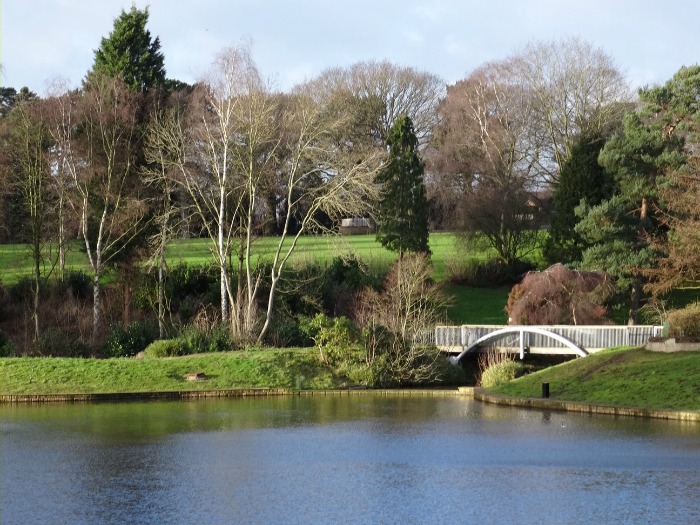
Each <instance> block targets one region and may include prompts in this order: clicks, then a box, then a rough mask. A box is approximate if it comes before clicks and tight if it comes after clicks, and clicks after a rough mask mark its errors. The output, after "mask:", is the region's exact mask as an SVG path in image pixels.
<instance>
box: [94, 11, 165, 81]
mask: <svg viewBox="0 0 700 525" xmlns="http://www.w3.org/2000/svg"><path fill="white" fill-rule="evenodd" d="M147 22H148V7H146V8H145V9H143V10H140V9H137V8H136V6H132V7H131V9H130V10H129V12H126V11H124V10H122V12H121V14H120V15H119V17H118V18H117V19H116V20H115V21H114V29H113V31H112V32H111V33H110V34H109V37H108V38H103V39H102V41H101V43H100V47H99V48H98V49H97V50H96V51H95V64H94V66H93V69H92V71H91V72H90V73H88V81H89V80H90V77H91V76H92V75H93V74H95V73H98V72H99V73H103V74H106V75H107V76H110V77H120V78H121V79H122V80H123V81H124V82H125V83H126V85H127V86H129V88H130V89H131V90H133V91H137V92H141V91H147V90H149V89H150V88H152V87H154V86H156V85H163V84H164V83H165V67H164V58H163V53H161V51H160V39H159V38H158V37H156V38H155V39H152V38H151V33H150V31H148V30H147V29H146V24H147Z"/></svg>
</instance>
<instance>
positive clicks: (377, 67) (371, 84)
mask: <svg viewBox="0 0 700 525" xmlns="http://www.w3.org/2000/svg"><path fill="white" fill-rule="evenodd" d="M310 84H311V85H312V86H313V89H314V91H316V93H318V94H319V95H322V96H324V97H330V96H332V94H334V93H343V92H344V93H349V94H351V95H352V96H353V97H355V99H356V100H364V101H376V102H378V103H379V106H375V110H377V111H379V113H378V114H377V115H376V118H377V122H376V125H377V130H376V131H377V133H378V135H379V138H380V139H381V140H382V141H385V140H386V138H387V136H388V135H389V130H390V129H391V128H392V126H393V125H394V122H395V121H396V119H397V118H398V117H399V115H407V116H408V117H410V118H411V120H412V121H413V126H414V129H415V132H416V137H417V138H418V141H419V143H420V144H425V143H426V142H427V140H428V138H429V136H430V134H431V132H432V129H433V126H434V125H435V124H436V123H437V111H436V110H437V106H438V104H439V102H440V100H441V98H442V97H443V96H444V95H445V83H444V82H443V81H442V80H441V79H440V78H439V77H438V76H436V75H433V74H431V73H428V72H423V71H418V70H416V69H414V68H412V67H402V66H398V65H396V64H392V63H391V62H388V61H382V62H375V61H369V62H358V63H356V64H353V65H352V66H350V67H348V68H339V67H336V68H330V69H327V70H325V71H323V72H322V73H321V74H320V75H319V77H318V78H316V79H315V80H313V81H312V82H310Z"/></svg>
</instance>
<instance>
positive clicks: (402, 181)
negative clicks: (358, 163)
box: [377, 115, 430, 258]
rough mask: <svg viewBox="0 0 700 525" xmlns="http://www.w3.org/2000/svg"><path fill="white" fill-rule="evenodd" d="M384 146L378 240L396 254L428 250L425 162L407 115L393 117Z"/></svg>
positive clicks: (380, 178)
mask: <svg viewBox="0 0 700 525" xmlns="http://www.w3.org/2000/svg"><path fill="white" fill-rule="evenodd" d="M387 146H388V147H389V159H388V161H387V165H386V167H385V168H384V169H383V170H382V171H381V173H380V174H379V176H378V177H377V182H378V183H380V184H382V190H381V195H380V200H379V220H380V226H379V232H378V233H377V240H378V241H379V242H381V243H382V246H384V247H385V248H388V249H389V250H392V251H395V252H398V254H399V258H401V257H403V254H404V253H405V252H416V253H427V254H430V248H429V247H428V198H427V195H426V191H425V183H424V181H423V172H424V171H425V165H424V164H423V162H422V161H421V159H420V156H419V155H418V151H417V148H418V139H417V138H416V134H415V131H414V130H413V122H411V119H410V118H409V117H408V116H406V115H401V116H399V118H397V119H396V122H395V123H394V126H393V127H392V128H391V131H390V132H389V136H388V138H387Z"/></svg>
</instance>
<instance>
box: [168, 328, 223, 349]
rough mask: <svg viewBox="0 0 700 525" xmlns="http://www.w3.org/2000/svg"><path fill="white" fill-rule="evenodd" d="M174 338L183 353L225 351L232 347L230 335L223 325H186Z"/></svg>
mask: <svg viewBox="0 0 700 525" xmlns="http://www.w3.org/2000/svg"><path fill="white" fill-rule="evenodd" d="M175 339H176V341H178V342H179V343H180V344H181V346H182V352H183V355H184V354H202V353H206V352H226V351H229V350H232V349H233V348H234V345H233V342H232V341H231V335H230V334H229V331H228V330H227V329H226V327H225V326H223V325H216V326H213V327H204V328H203V327H199V326H196V325H187V326H185V327H184V328H182V329H181V330H180V333H179V334H178V336H177V337H176V338H175Z"/></svg>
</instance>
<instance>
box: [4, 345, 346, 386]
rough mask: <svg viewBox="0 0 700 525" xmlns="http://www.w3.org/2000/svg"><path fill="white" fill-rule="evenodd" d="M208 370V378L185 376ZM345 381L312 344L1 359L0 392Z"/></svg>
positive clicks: (338, 383) (271, 384) (324, 384)
mask: <svg viewBox="0 0 700 525" xmlns="http://www.w3.org/2000/svg"><path fill="white" fill-rule="evenodd" d="M192 372H204V373H205V374H206V376H207V379H206V380H204V381H192V382H190V381H187V380H186V379H185V376H186V375H187V374H188V373H192ZM345 381H346V379H345V378H343V377H337V376H335V375H334V374H333V372H332V371H331V370H330V369H329V368H327V367H324V366H322V365H321V363H320V360H319V358H318V351H317V350H315V349H313V348H301V349H281V350H271V349H265V350H249V351H239V352H226V353H216V354H199V355H195V356H187V357H173V358H163V359H80V358H75V359H72V358H21V357H20V358H4V359H0V394H82V393H104V392H151V391H174V390H210V389H229V388H256V387H257V388H261V387H269V388H307V389H333V388H338V387H340V386H341V385H342V384H343V383H344V382H345Z"/></svg>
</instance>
